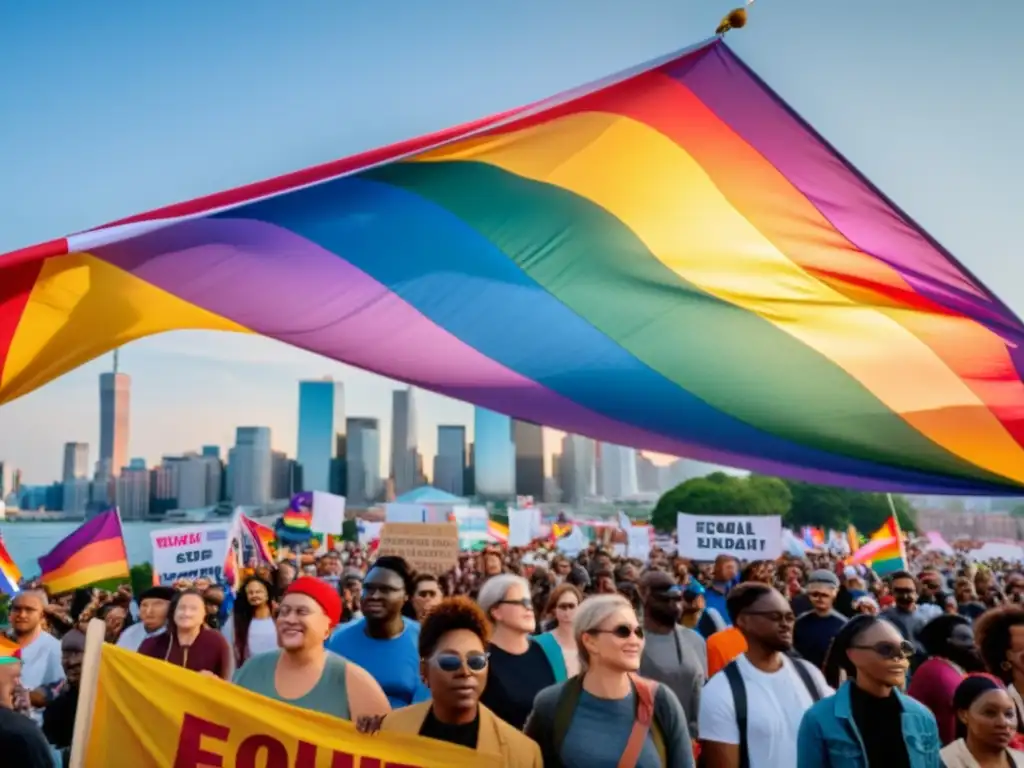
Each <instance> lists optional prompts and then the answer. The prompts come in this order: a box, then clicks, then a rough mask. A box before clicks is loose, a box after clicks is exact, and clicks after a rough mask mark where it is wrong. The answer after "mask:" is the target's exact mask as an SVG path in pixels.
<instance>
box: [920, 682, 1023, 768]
mask: <svg viewBox="0 0 1024 768" xmlns="http://www.w3.org/2000/svg"><path fill="white" fill-rule="evenodd" d="M953 709H954V710H956V716H957V723H956V733H957V740H956V741H954V742H953V743H952V744H950V745H948V746H947V747H945V748H944V749H943V750H942V752H941V753H940V755H941V757H942V764H943V765H944V766H945V768H990V767H991V768H1024V752H1018V751H1017V750H1015V749H1010V746H1009V745H1010V742H1011V740H1012V739H1013V736H1014V734H1015V732H1016V728H1017V711H1016V707H1015V706H1014V703H1013V699H1011V698H1010V695H1009V694H1008V693H1007V692H1006V686H1004V685H1003V683H1002V681H1000V680H999V679H998V678H996V677H993V676H991V675H984V674H973V675H968V676H967V677H965V678H964V679H963V680H962V681H961V683H960V684H959V685H958V686H957V688H956V692H955V693H954V694H953Z"/></svg>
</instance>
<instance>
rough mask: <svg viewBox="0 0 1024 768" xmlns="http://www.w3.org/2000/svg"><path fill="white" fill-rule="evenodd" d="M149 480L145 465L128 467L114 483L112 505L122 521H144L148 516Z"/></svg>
mask: <svg viewBox="0 0 1024 768" xmlns="http://www.w3.org/2000/svg"><path fill="white" fill-rule="evenodd" d="M150 479H151V478H150V473H149V470H148V469H146V467H145V465H143V466H142V467H137V466H131V465H129V466H127V467H125V468H124V470H123V471H122V472H121V474H120V475H119V476H118V478H117V480H116V481H114V503H115V504H117V508H118V510H119V511H120V512H121V519H122V520H144V519H145V518H146V517H147V516H148V515H149V497H150V489H149V483H150Z"/></svg>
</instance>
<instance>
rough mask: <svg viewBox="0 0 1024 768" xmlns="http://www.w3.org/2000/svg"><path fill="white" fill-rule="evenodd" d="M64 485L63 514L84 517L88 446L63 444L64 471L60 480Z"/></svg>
mask: <svg viewBox="0 0 1024 768" xmlns="http://www.w3.org/2000/svg"><path fill="white" fill-rule="evenodd" d="M61 480H62V482H63V484H64V503H63V509H64V511H65V512H68V513H70V514H74V515H84V514H85V510H86V507H88V506H89V487H90V483H89V444H88V443H65V444H64V471H63V473H62V478H61Z"/></svg>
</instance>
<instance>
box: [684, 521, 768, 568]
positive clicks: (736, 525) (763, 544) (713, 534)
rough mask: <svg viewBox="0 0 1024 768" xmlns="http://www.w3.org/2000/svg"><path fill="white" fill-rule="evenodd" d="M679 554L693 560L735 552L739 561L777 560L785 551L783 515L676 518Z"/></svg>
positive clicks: (712, 558)
mask: <svg viewBox="0 0 1024 768" xmlns="http://www.w3.org/2000/svg"><path fill="white" fill-rule="evenodd" d="M676 528H677V532H678V541H679V554H680V555H681V556H682V557H688V558H690V559H691V560H705V561H711V560H714V559H715V558H716V557H718V556H719V555H732V556H733V557H735V558H737V559H738V560H774V559H775V558H777V557H779V556H780V555H781V554H782V518H780V517H779V516H778V515H774V516H764V517H762V516H758V515H749V516H739V515H684V514H682V513H680V514H679V515H677V517H676Z"/></svg>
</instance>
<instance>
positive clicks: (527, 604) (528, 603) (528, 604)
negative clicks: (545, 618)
mask: <svg viewBox="0 0 1024 768" xmlns="http://www.w3.org/2000/svg"><path fill="white" fill-rule="evenodd" d="M498 605H518V606H519V607H520V608H525V609H526V610H528V611H532V610H533V600H532V599H531V598H529V597H524V598H523V599H522V600H499V601H498Z"/></svg>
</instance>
